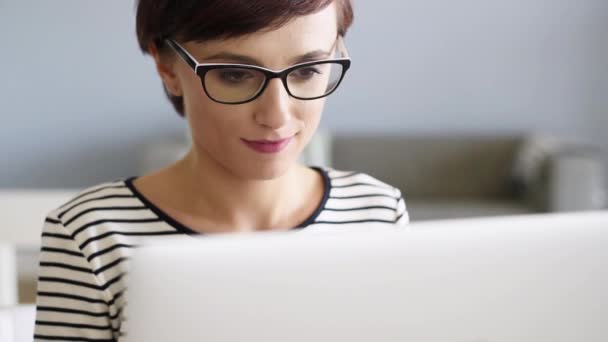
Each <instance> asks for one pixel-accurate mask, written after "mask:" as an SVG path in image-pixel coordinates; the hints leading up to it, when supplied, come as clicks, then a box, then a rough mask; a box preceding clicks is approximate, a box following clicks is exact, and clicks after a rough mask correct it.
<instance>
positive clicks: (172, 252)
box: [126, 212, 608, 342]
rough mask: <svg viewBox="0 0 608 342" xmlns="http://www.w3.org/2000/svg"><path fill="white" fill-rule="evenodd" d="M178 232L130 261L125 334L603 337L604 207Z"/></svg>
mask: <svg viewBox="0 0 608 342" xmlns="http://www.w3.org/2000/svg"><path fill="white" fill-rule="evenodd" d="M369 228H370V231H367V232H361V231H358V232H348V230H347V229H346V230H344V229H341V232H335V233H334V232H326V233H318V232H317V234H307V233H306V230H303V231H301V232H297V233H284V234H267V233H265V234H262V233H259V234H251V235H229V236H214V237H207V238H203V239H193V238H187V239H177V240H175V241H173V242H171V243H168V244H166V245H163V246H159V245H157V246H151V247H147V248H142V249H140V250H139V252H138V253H137V255H136V256H135V258H134V260H133V263H132V264H131V267H132V268H131V274H130V288H129V291H128V296H127V298H128V303H129V304H128V308H127V317H128V320H127V323H126V324H127V331H128V334H127V337H128V339H127V340H128V341H131V342H144V341H145V342H161V341H162V342H166V341H205V342H237V341H238V342H240V341H247V342H250V341H254V342H286V341H289V342H304V341H306V342H311V341H314V342H321V341H323V342H330V341H331V342H338V341H344V342H346V341H348V342H371V341H382V342H393V341H394V342H397V341H399V342H404V341H415V342H427V341H428V342H448V341H449V342H482V341H483V342H576V341H586V342H590V341H608V212H597V213H586V214H562V215H546V216H545V215H538V216H523V217H511V218H495V219H476V220H458V221H445V222H431V223H424V224H412V225H411V227H410V229H407V230H403V229H401V230H396V229H383V228H380V227H378V226H370V227H369Z"/></svg>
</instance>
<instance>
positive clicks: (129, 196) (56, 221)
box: [45, 180, 174, 252]
mask: <svg viewBox="0 0 608 342" xmlns="http://www.w3.org/2000/svg"><path fill="white" fill-rule="evenodd" d="M130 186H131V185H130V180H118V181H112V182H106V183H101V184H98V185H95V186H91V187H88V188H86V189H84V190H82V191H80V192H79V193H77V194H76V195H74V197H73V198H72V199H71V200H69V201H67V202H66V203H64V204H63V205H61V206H59V207H58V208H56V209H55V210H53V211H52V212H51V213H50V214H49V215H48V217H47V219H46V225H45V227H47V226H49V225H53V226H61V227H62V229H63V230H64V232H65V233H67V234H68V235H69V236H70V237H71V238H72V239H73V240H74V241H75V242H76V243H77V244H78V245H79V247H80V248H81V249H83V250H85V251H89V249H91V250H90V252H94V251H93V249H97V248H102V247H108V246H109V245H112V244H114V243H116V242H119V241H122V242H124V241H125V239H126V238H129V237H135V236H140V235H141V236H143V235H163V234H170V233H174V230H172V229H169V228H167V226H166V225H163V224H162V220H161V219H160V218H159V217H158V216H157V215H156V214H155V213H154V212H153V211H151V210H150V209H149V208H148V206H147V205H146V204H145V203H143V202H142V201H141V200H140V198H139V197H138V196H137V195H136V194H135V193H134V192H133V191H132V190H131V188H130ZM53 229H57V228H53ZM87 247H90V248H87Z"/></svg>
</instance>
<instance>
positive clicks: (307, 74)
mask: <svg viewBox="0 0 608 342" xmlns="http://www.w3.org/2000/svg"><path fill="white" fill-rule="evenodd" d="M320 74H321V71H320V70H319V69H318V67H315V66H309V67H303V68H300V69H296V70H294V71H293V72H292V73H291V74H290V76H294V77H296V78H299V79H304V80H306V79H310V78H313V77H314V76H315V75H320Z"/></svg>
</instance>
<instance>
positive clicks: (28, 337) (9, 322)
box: [0, 305, 36, 342]
mask: <svg viewBox="0 0 608 342" xmlns="http://www.w3.org/2000/svg"><path fill="white" fill-rule="evenodd" d="M35 321H36V307H35V306H34V305H19V306H6V307H0V341H2V342H32V341H33V339H34V322H35Z"/></svg>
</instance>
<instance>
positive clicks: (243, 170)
mask: <svg viewBox="0 0 608 342" xmlns="http://www.w3.org/2000/svg"><path fill="white" fill-rule="evenodd" d="M295 165H296V161H295V160H289V161H287V160H284V161H269V160H265V161H257V162H252V163H242V162H241V163H239V164H238V165H235V167H232V168H231V171H232V173H233V174H235V175H236V176H237V177H239V178H241V179H248V180H272V179H277V178H280V177H282V176H284V175H285V174H286V173H287V172H288V171H289V170H290V169H291V168H292V167H294V166H295Z"/></svg>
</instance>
